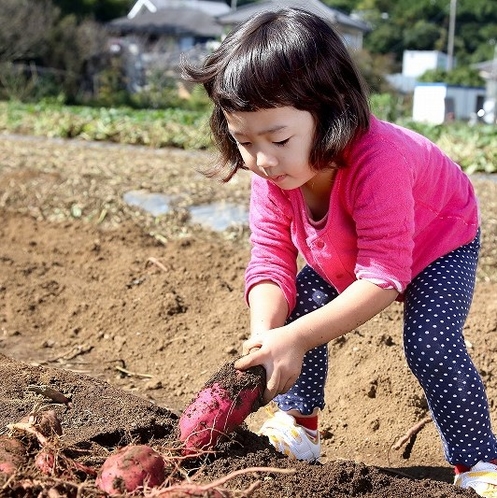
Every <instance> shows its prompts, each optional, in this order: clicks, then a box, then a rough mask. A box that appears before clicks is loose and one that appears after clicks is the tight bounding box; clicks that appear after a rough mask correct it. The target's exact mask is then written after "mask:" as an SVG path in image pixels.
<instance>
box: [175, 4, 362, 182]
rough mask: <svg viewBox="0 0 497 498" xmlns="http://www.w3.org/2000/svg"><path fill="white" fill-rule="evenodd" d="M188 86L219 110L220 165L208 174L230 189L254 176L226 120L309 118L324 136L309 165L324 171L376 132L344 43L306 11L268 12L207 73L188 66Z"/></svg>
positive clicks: (216, 55)
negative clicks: (231, 116) (276, 111)
mask: <svg viewBox="0 0 497 498" xmlns="http://www.w3.org/2000/svg"><path fill="white" fill-rule="evenodd" d="M182 69H183V76H184V78H185V79H186V80H188V81H192V82H195V83H200V84H202V85H203V86H204V88H205V90H206V91H207V94H208V96H209V98H210V99H211V100H212V102H213V104H214V109H213V112H212V115H211V117H210V127H211V131H212V133H213V138H214V141H215V143H216V145H217V147H218V148H219V152H220V158H219V159H220V162H219V163H218V164H217V165H216V166H214V167H213V168H212V169H210V170H209V171H204V174H205V175H206V176H209V177H214V176H220V177H221V178H222V180H223V181H224V182H227V181H229V180H230V179H231V178H232V177H233V175H234V174H235V173H236V172H237V171H238V170H239V169H247V168H246V166H245V165H244V163H243V160H242V158H241V155H240V153H239V151H238V147H237V145H236V143H235V141H234V140H233V138H232V137H231V135H230V134H229V132H228V125H227V122H226V119H225V116H224V112H227V113H231V112H252V111H257V110H261V109H270V108H275V107H294V108H295V109H298V110H302V111H308V112H309V113H311V115H312V116H313V118H314V121H315V124H316V128H315V136H314V142H315V143H314V147H313V150H312V151H311V157H310V158H309V163H310V166H311V168H313V169H314V170H316V171H318V170H321V169H324V168H329V167H331V164H332V162H335V164H337V167H340V166H343V165H342V164H341V161H340V155H341V153H342V152H343V150H344V148H345V147H346V145H347V144H348V143H349V142H350V141H351V140H352V139H353V138H354V137H355V136H357V135H358V134H359V133H361V132H363V131H366V130H367V129H368V127H369V118H370V108H369V102H368V96H367V91H366V86H365V83H364V81H363V79H362V77H361V75H360V73H359V70H358V69H357V67H356V65H355V64H354V62H353V60H352V58H351V56H350V54H349V53H348V51H347V48H346V47H345V45H344V43H343V41H342V39H341V38H340V36H339V35H338V34H337V33H336V32H335V30H334V29H333V28H332V27H331V26H330V25H329V24H328V23H327V22H326V21H324V20H323V19H322V18H320V17H318V16H317V15H314V14H311V13H310V12H307V11H305V10H302V9H296V8H286V9H281V10H278V11H275V12H271V11H263V12H261V13H259V14H258V15H256V16H254V17H252V18H251V19H250V20H248V21H246V22H244V23H242V24H240V25H239V26H238V27H236V28H235V29H234V30H233V31H231V32H230V33H229V34H228V36H227V37H226V38H225V39H224V40H223V42H222V43H221V45H220V46H219V48H218V49H216V50H215V51H214V52H213V53H212V54H210V55H209V56H208V57H207V58H206V59H205V61H204V63H203V65H202V66H201V67H194V66H192V65H189V64H188V63H187V62H186V61H183V64H182Z"/></svg>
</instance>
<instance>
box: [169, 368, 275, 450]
mask: <svg viewBox="0 0 497 498" xmlns="http://www.w3.org/2000/svg"><path fill="white" fill-rule="evenodd" d="M265 384H266V372H265V370H264V368H263V367H262V366H257V367H253V368H250V369H248V370H246V371H243V372H242V371H240V370H236V369H235V367H234V366H233V362H232V363H228V364H226V365H224V366H223V367H222V368H221V369H220V370H219V371H218V372H217V373H216V374H215V375H214V376H213V377H212V378H211V379H210V380H209V381H208V382H207V383H206V384H205V386H204V387H203V389H202V390H201V391H200V392H199V393H198V395H197V397H196V398H195V399H194V400H193V402H192V403H191V404H190V405H189V406H188V407H187V408H186V409H185V411H184V412H183V413H182V415H181V417H180V420H179V431H180V440H181V441H182V442H183V450H182V451H183V454H185V455H191V454H195V453H197V452H198V450H206V449H212V448H214V447H215V446H216V444H217V443H218V442H219V439H220V438H221V437H222V436H224V435H227V434H229V433H230V432H232V431H233V430H234V429H236V428H237V427H239V426H240V425H241V424H242V423H243V422H244V421H245V419H246V418H247V417H248V416H249V415H250V414H251V413H252V412H254V411H256V410H257V409H259V407H260V406H261V403H262V393H263V391H264V387H265Z"/></svg>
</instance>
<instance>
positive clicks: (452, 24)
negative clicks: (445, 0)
mask: <svg viewBox="0 0 497 498" xmlns="http://www.w3.org/2000/svg"><path fill="white" fill-rule="evenodd" d="M456 12H457V0H450V19H449V37H448V40H447V71H452V69H453V68H454V35H455V31H456Z"/></svg>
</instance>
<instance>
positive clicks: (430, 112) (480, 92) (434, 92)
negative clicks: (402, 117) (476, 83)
mask: <svg viewBox="0 0 497 498" xmlns="http://www.w3.org/2000/svg"><path fill="white" fill-rule="evenodd" d="M484 101H485V88H478V87H477V88H475V87H463V86H455V85H447V84H446V83H417V84H416V86H415V88H414V96H413V106H412V107H413V109H412V119H413V120H414V121H421V122H425V123H431V124H442V123H444V122H446V121H454V120H458V121H469V120H471V119H474V116H476V114H477V112H478V111H479V110H480V109H481V108H482V105H483V102H484Z"/></svg>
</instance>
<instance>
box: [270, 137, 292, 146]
mask: <svg viewBox="0 0 497 498" xmlns="http://www.w3.org/2000/svg"><path fill="white" fill-rule="evenodd" d="M288 140H290V139H289V138H287V139H285V140H282V141H281V142H273V143H274V145H279V146H283V145H286V144H287V143H288Z"/></svg>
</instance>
